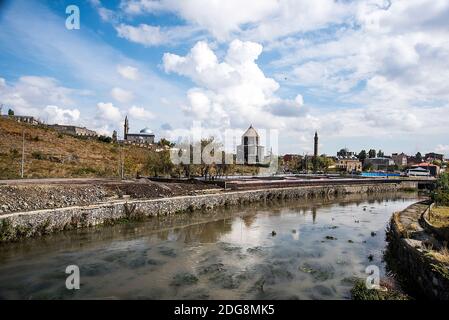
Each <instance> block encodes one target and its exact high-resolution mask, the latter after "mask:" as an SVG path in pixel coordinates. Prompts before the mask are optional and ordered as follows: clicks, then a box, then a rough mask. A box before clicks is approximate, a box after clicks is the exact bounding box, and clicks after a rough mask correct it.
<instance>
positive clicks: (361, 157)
mask: <svg viewBox="0 0 449 320" xmlns="http://www.w3.org/2000/svg"><path fill="white" fill-rule="evenodd" d="M366 156H367V155H366V151H365V150H362V151H360V153H359V155H358V156H357V158H358V159H359V161H361V162H364V161H365V159H366Z"/></svg>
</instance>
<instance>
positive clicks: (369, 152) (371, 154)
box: [368, 149, 376, 158]
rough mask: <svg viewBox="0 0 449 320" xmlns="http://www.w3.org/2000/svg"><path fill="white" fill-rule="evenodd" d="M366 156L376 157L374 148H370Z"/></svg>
mask: <svg viewBox="0 0 449 320" xmlns="http://www.w3.org/2000/svg"><path fill="white" fill-rule="evenodd" d="M368 157H369V158H375V157H376V150H374V149H370V151H368Z"/></svg>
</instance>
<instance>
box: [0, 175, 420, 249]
mask: <svg viewBox="0 0 449 320" xmlns="http://www.w3.org/2000/svg"><path fill="white" fill-rule="evenodd" d="M411 188H417V185H416V183H415V184H414V183H411V182H402V183H401V182H392V183H379V184H376V183H370V184H362V185H361V184H357V185H351V184H348V185H340V184H339V185H326V186H304V187H290V188H274V189H260V190H245V191H234V192H224V191H222V192H218V193H214V194H205V195H195V196H180V197H171V198H160V199H150V200H141V199H139V200H128V201H126V200H116V201H110V202H105V203H98V204H92V205H86V206H73V207H66V208H57V209H44V210H37V211H28V212H15V213H10V214H4V215H0V243H1V242H9V241H17V240H19V239H22V238H29V237H35V236H40V235H45V234H49V233H53V232H58V231H62V230H70V229H78V228H85V227H92V226H96V225H101V224H113V223H118V222H120V221H126V220H134V219H143V218H146V217H153V216H158V215H170V214H177V213H182V212H189V211H190V212H192V211H195V210H211V209H214V208H218V207H227V206H234V205H241V204H250V203H255V202H261V201H270V200H276V199H307V198H311V197H319V196H327V195H342V194H351V193H382V192H383V193H386V192H396V191H401V190H410V189H411Z"/></svg>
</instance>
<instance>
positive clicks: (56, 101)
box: [0, 76, 82, 121]
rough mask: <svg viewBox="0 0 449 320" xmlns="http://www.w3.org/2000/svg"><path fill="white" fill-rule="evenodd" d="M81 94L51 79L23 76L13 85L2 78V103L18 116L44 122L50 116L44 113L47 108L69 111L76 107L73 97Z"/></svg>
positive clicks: (0, 92) (0, 91) (0, 95)
mask: <svg viewBox="0 0 449 320" xmlns="http://www.w3.org/2000/svg"><path fill="white" fill-rule="evenodd" d="M1 80H3V81H1ZM79 94H82V92H80V91H78V90H74V89H71V88H66V87H63V86H60V85H59V83H58V81H56V80H55V79H53V78H50V77H37V76H23V77H20V78H19V79H18V80H17V81H16V82H15V83H12V84H9V83H7V82H6V81H5V80H4V79H2V78H0V101H1V103H3V104H4V105H5V106H7V107H8V108H11V109H13V110H14V111H15V113H16V114H18V115H20V114H22V115H31V116H35V117H38V118H41V119H42V120H44V121H47V117H48V116H49V115H48V114H47V113H46V112H45V111H44V110H45V108H46V107H47V106H63V107H62V108H63V109H67V110H68V108H73V107H75V103H74V99H73V96H74V95H79ZM61 110H62V109H61Z"/></svg>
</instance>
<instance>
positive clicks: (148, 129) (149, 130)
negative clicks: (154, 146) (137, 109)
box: [140, 128, 153, 134]
mask: <svg viewBox="0 0 449 320" xmlns="http://www.w3.org/2000/svg"><path fill="white" fill-rule="evenodd" d="M140 133H141V134H153V131H151V129H150V128H143V129H142V130H140Z"/></svg>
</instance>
